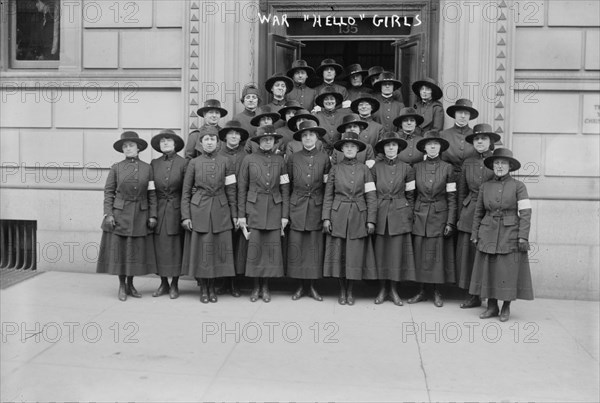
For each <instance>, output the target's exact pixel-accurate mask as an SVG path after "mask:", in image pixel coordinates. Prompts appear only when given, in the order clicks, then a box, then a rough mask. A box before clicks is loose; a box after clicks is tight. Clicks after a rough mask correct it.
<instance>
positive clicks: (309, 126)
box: [294, 120, 327, 141]
mask: <svg viewBox="0 0 600 403" xmlns="http://www.w3.org/2000/svg"><path fill="white" fill-rule="evenodd" d="M307 131H312V132H315V133H317V136H318V137H319V138H320V137H323V136H324V135H325V134H326V133H327V130H326V129H324V128H322V127H320V126H319V124H318V123H317V122H315V121H314V120H305V121H304V122H302V123H300V124H299V125H298V131H296V132H295V133H294V140H298V141H302V133H304V132H307Z"/></svg>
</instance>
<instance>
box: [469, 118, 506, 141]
mask: <svg viewBox="0 0 600 403" xmlns="http://www.w3.org/2000/svg"><path fill="white" fill-rule="evenodd" d="M477 135H485V136H488V137H489V138H490V143H491V144H495V143H497V142H499V141H500V135H499V134H498V133H495V132H494V131H493V130H492V126H491V125H488V124H487V123H479V124H477V125H475V127H473V133H471V134H469V135H468V136H467V137H465V141H466V142H467V143H471V144H473V139H475V136H477Z"/></svg>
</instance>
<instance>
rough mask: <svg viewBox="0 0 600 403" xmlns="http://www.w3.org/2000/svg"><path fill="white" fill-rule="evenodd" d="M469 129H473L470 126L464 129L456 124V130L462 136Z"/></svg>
mask: <svg viewBox="0 0 600 403" xmlns="http://www.w3.org/2000/svg"><path fill="white" fill-rule="evenodd" d="M469 129H471V128H470V127H469V125H468V124H467V125H465V126H463V127H460V126H459V125H457V124H456V123H455V124H454V130H456V131H457V132H459V133H460V134H465V133H466V132H467V131H468V130H469Z"/></svg>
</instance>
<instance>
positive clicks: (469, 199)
mask: <svg viewBox="0 0 600 403" xmlns="http://www.w3.org/2000/svg"><path fill="white" fill-rule="evenodd" d="M469 203H471V195H468V196H467V197H466V198H465V200H463V202H462V204H463V206H468V205H469Z"/></svg>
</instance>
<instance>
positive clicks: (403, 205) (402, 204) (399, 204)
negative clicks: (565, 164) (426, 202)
mask: <svg viewBox="0 0 600 403" xmlns="http://www.w3.org/2000/svg"><path fill="white" fill-rule="evenodd" d="M394 203H395V205H396V210H400V209H403V208H407V207H410V204H408V201H406V200H401V199H396V200H394Z"/></svg>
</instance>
